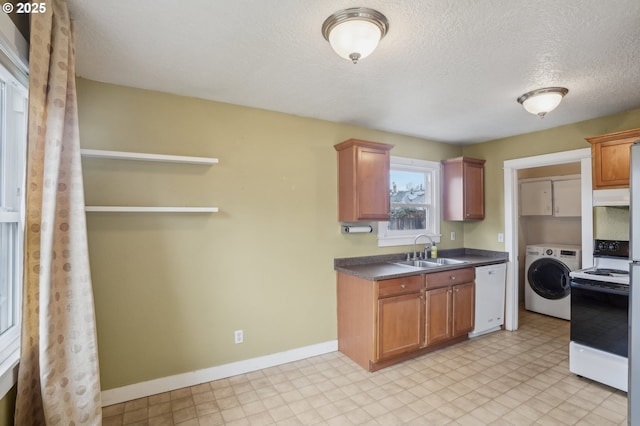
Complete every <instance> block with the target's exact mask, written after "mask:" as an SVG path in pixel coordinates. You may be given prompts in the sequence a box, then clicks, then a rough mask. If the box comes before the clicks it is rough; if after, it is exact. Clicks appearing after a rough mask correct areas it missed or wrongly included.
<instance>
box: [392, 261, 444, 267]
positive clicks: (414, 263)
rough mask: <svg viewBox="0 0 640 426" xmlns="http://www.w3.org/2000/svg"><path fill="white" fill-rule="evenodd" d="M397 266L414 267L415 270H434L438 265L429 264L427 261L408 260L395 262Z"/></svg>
mask: <svg viewBox="0 0 640 426" xmlns="http://www.w3.org/2000/svg"><path fill="white" fill-rule="evenodd" d="M395 263H396V264H397V265H406V266H413V267H414V268H434V267H436V266H441V265H438V264H437V263H433V262H427V261H426V260H407V261H404V262H395Z"/></svg>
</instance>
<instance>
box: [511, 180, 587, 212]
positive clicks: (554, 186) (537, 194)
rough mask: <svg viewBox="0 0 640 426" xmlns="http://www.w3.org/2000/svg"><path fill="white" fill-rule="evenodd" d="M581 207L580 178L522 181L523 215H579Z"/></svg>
mask: <svg viewBox="0 0 640 426" xmlns="http://www.w3.org/2000/svg"><path fill="white" fill-rule="evenodd" d="M580 209H581V201H580V179H557V180H556V179H545V180H534V181H525V182H520V215H521V216H556V217H578V216H580V215H581V211H580Z"/></svg>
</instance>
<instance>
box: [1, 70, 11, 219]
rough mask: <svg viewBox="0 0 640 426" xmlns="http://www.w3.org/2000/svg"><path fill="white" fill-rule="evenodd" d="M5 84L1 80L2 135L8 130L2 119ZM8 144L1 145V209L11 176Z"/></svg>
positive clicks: (4, 204) (4, 202) (5, 201)
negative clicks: (9, 172) (8, 168)
mask: <svg viewBox="0 0 640 426" xmlns="http://www.w3.org/2000/svg"><path fill="white" fill-rule="evenodd" d="M5 90H6V89H5V82H4V81H2V80H0V135H4V134H5V133H6V129H5V128H4V124H5V120H3V119H1V117H4V115H5V111H4V104H5V102H4V98H5ZM5 144H6V142H4V138H3V142H2V144H1V145H0V207H6V204H7V200H6V198H7V180H10V179H7V178H9V176H7V174H8V170H7V167H8V166H9V163H8V161H9V159H8V158H7V151H8V150H9V147H7V146H5Z"/></svg>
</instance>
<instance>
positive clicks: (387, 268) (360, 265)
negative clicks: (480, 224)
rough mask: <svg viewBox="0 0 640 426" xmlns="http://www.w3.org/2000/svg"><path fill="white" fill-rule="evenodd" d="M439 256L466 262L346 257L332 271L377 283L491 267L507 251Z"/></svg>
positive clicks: (504, 259)
mask: <svg viewBox="0 0 640 426" xmlns="http://www.w3.org/2000/svg"><path fill="white" fill-rule="evenodd" d="M438 257H446V258H449V259H456V260H463V261H465V262H466V263H462V264H456V265H441V266H434V267H431V268H417V267H414V266H409V265H398V264H396V263H395V262H402V261H404V260H406V259H407V253H406V252H405V253H399V254H387V255H381V256H363V257H345V258H338V259H334V262H333V263H334V269H335V270H336V271H339V272H344V273H346V274H349V275H354V276H356V277H359V278H364V279H366V280H369V281H379V280H385V279H390V278H399V277H408V276H411V275H419V274H432V273H434V272H442V271H450V270H452V269H461V268H470V267H471V268H475V267H477V266H486V265H494V264H497V263H505V262H508V261H509V255H508V253H506V252H500V251H490V250H478V249H449V250H440V251H439V252H438Z"/></svg>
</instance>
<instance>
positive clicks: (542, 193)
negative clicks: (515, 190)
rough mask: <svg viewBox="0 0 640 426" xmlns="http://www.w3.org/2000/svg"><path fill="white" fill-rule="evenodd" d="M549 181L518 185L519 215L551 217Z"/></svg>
mask: <svg viewBox="0 0 640 426" xmlns="http://www.w3.org/2000/svg"><path fill="white" fill-rule="evenodd" d="M551 194H552V190H551V181H550V180H540V181H535V182H523V183H521V184H520V215H521V216H551V213H552V210H551Z"/></svg>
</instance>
